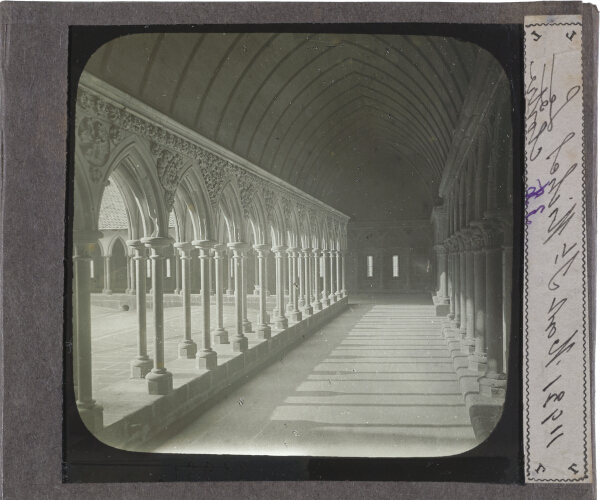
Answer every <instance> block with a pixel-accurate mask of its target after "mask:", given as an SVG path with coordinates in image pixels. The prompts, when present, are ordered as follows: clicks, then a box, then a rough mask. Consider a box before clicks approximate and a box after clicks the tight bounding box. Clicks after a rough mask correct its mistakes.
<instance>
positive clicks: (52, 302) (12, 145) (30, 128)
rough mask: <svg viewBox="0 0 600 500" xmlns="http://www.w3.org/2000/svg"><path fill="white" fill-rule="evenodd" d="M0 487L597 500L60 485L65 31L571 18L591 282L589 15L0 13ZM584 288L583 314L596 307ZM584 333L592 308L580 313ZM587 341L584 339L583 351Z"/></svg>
mask: <svg viewBox="0 0 600 500" xmlns="http://www.w3.org/2000/svg"><path fill="white" fill-rule="evenodd" d="M0 9H1V10H0V16H1V17H2V25H3V26H2V31H1V33H0V44H1V47H0V49H1V50H0V54H2V55H1V56H0V57H1V59H2V67H1V68H2V69H1V75H0V78H1V92H2V93H1V96H0V98H1V110H2V111H1V113H2V115H1V119H2V125H1V129H2V139H1V140H2V146H1V147H2V149H1V150H2V181H1V182H2V189H1V196H2V198H1V204H2V205H1V214H2V216H1V218H0V248H1V249H2V252H1V261H2V262H1V269H2V273H1V275H0V276H1V278H0V284H1V286H2V308H1V309H2V316H1V321H2V327H1V336H2V342H1V343H0V346H1V347H0V352H1V354H2V369H1V370H0V380H1V383H0V398H1V401H2V407H1V412H0V419H1V425H0V429H1V430H0V433H1V434H0V446H1V448H2V453H1V455H0V473H1V474H2V478H1V479H0V482H1V484H2V486H1V490H0V491H1V495H2V497H3V498H10V499H21V498H23V499H25V498H31V499H33V498H49V499H53V498H56V499H71V498H72V499H80V498H144V499H148V500H151V499H159V498H164V497H165V496H169V497H176V498H182V499H183V498H199V497H203V498H239V497H241V498H248V499H251V498H261V499H262V498H276V497H277V498H279V497H282V496H285V497H287V498H290V499H295V498H365V497H367V498H400V497H401V498H415V499H416V498H429V497H433V498H444V499H445V498H448V499H458V498H465V497H467V498H515V499H518V498H548V499H551V498H581V499H584V498H595V496H596V495H595V490H596V487H595V484H592V485H560V484H559V485H527V486H520V485H494V484H480V483H469V484H466V483H451V482H446V483H444V482H436V483H427V482H421V483H411V482H402V483H394V482H368V481H361V482H313V481H311V482H308V481H304V482H252V483H244V482H221V483H208V482H205V483H185V482H181V483H169V484H150V483H140V484H63V483H62V415H63V376H62V374H63V347H64V346H63V345H62V334H63V321H64V314H63V308H64V290H65V288H64V285H65V284H64V266H65V263H64V255H65V186H66V177H65V164H66V158H67V150H66V145H67V130H68V121H67V85H68V75H67V68H68V44H69V26H70V25H150V24H161V25H168V24H192V23H195V24H228V23H234V24H241V23H256V24H264V23H274V24H275V23H342V22H343V23H352V22H353V23H366V22H373V23H375V22H404V23H406V22H431V23H514V24H522V23H523V17H524V16H525V15H535V14H540V15H543V14H549V13H552V14H581V15H582V16H583V26H584V37H585V39H586V40H588V42H586V44H585V45H584V53H583V58H584V86H585V87H586V88H587V89H593V91H591V92H587V93H586V94H585V99H586V102H585V103H584V104H585V105H584V114H585V137H584V143H585V154H586V161H587V165H588V170H587V181H588V182H587V190H588V192H587V195H588V197H587V199H588V210H587V227H588V232H589V234H588V242H589V244H588V245H589V246H588V256H589V257H588V261H589V262H588V263H589V270H590V276H595V271H596V261H595V255H596V253H595V250H596V248H595V241H596V240H595V234H596V205H595V203H596V198H595V194H596V186H597V185H596V182H597V177H596V176H597V171H596V161H597V151H596V144H597V138H596V128H597V127H596V125H597V102H596V92H595V89H596V86H597V54H598V12H597V10H596V9H595V7H593V6H591V5H589V4H582V3H580V2H558V3H552V2H541V3H515V4H434V3H427V4H418V3H406V4H401V3H396V4H384V3H370V4H361V3H353V4H328V3H317V4H313V3H300V4H276V3H265V4H260V3H256V4H253V3H244V4H219V3H211V4H202V3H197V4H184V3H114V4H111V3H87V4H84V3H79V4H71V3H26V2H24V3H11V2H6V3H3V4H2V6H1V7H0ZM595 293H596V290H595V282H594V280H590V290H589V298H590V303H592V304H594V303H595ZM590 314H591V318H590V331H591V332H592V335H593V332H594V328H595V316H594V309H592V311H590ZM594 342H595V339H594V338H593V336H592V348H593V346H594Z"/></svg>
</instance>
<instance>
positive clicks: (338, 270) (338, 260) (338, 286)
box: [335, 250, 344, 301]
mask: <svg viewBox="0 0 600 500" xmlns="http://www.w3.org/2000/svg"><path fill="white" fill-rule="evenodd" d="M341 253H342V252H340V251H339V250H336V251H335V300H336V301H339V300H340V299H341V298H342V297H343V296H344V295H343V294H342V282H341V277H342V256H341Z"/></svg>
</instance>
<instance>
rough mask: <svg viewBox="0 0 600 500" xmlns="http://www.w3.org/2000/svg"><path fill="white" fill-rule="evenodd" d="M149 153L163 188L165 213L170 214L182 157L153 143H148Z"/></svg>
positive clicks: (182, 162) (182, 160)
mask: <svg viewBox="0 0 600 500" xmlns="http://www.w3.org/2000/svg"><path fill="white" fill-rule="evenodd" d="M150 152H151V153H152V155H153V156H154V158H155V159H156V171H157V174H158V178H159V179H160V183H161V184H162V187H163V188H165V203H166V205H167V211H168V212H170V211H171V210H172V209H173V203H174V200H175V192H176V191H177V186H179V181H180V180H181V175H182V168H183V164H184V159H183V156H181V155H179V154H177V153H173V151H171V150H169V149H165V148H162V147H160V146H159V145H158V144H156V143H155V142H151V143H150Z"/></svg>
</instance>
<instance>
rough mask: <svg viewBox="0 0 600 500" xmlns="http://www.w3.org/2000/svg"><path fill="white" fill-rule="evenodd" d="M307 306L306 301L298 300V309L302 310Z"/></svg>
mask: <svg viewBox="0 0 600 500" xmlns="http://www.w3.org/2000/svg"><path fill="white" fill-rule="evenodd" d="M305 305H306V304H305V303H304V299H298V309H302V308H303V307H304V306H305Z"/></svg>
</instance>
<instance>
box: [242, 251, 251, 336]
mask: <svg viewBox="0 0 600 500" xmlns="http://www.w3.org/2000/svg"><path fill="white" fill-rule="evenodd" d="M247 246H248V248H250V245H247ZM242 324H243V325H244V333H250V332H251V331H252V323H251V322H250V320H249V319H248V257H247V255H246V252H244V253H243V254H242Z"/></svg>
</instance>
